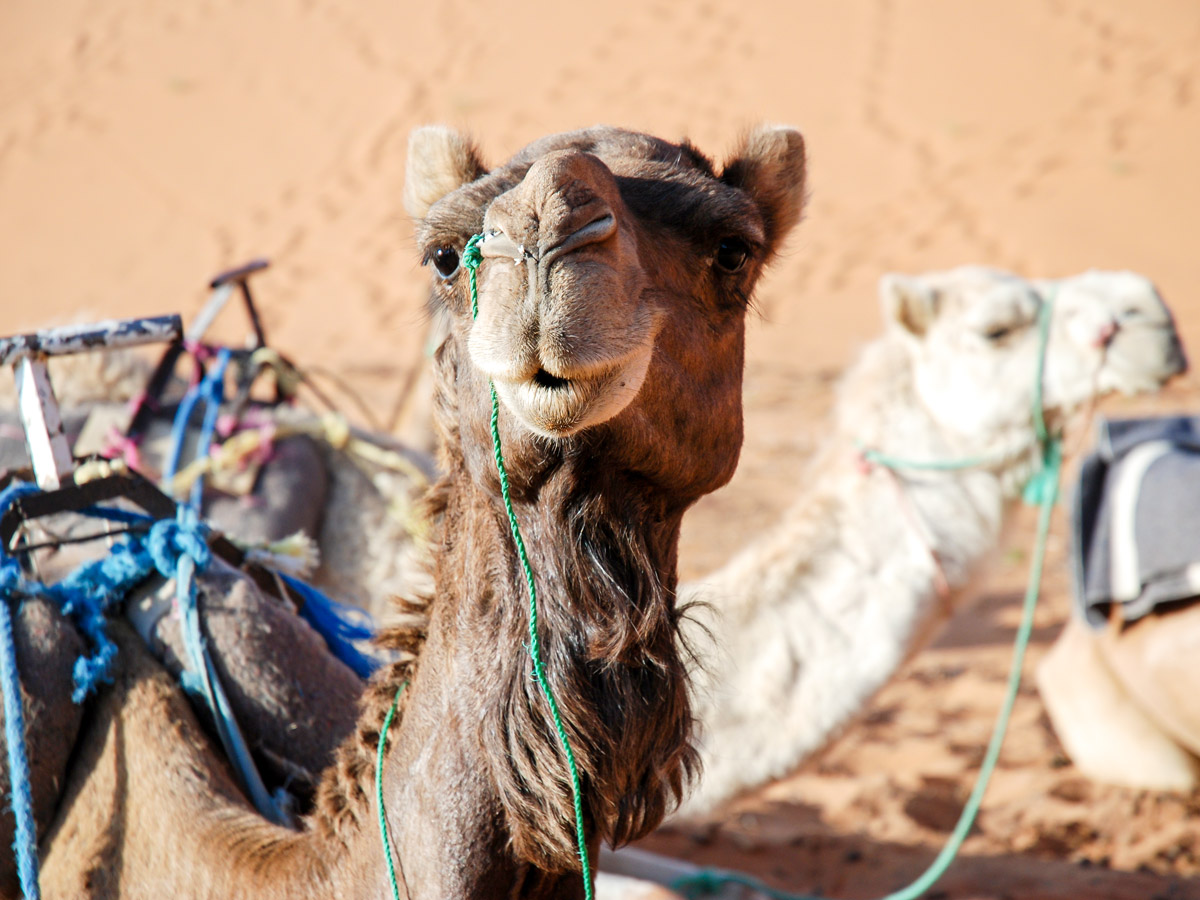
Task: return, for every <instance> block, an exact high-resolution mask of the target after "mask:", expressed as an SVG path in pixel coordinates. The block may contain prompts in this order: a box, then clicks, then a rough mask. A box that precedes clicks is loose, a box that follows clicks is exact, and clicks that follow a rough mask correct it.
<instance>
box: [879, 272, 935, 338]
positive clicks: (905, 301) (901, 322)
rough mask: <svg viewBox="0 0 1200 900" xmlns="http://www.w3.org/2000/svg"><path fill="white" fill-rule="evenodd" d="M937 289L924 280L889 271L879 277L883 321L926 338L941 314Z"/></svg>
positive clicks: (891, 326) (892, 326) (915, 335)
mask: <svg viewBox="0 0 1200 900" xmlns="http://www.w3.org/2000/svg"><path fill="white" fill-rule="evenodd" d="M938 300H939V296H938V292H937V290H936V289H935V288H933V287H931V286H930V285H928V284H926V283H925V282H924V281H923V280H922V279H920V278H915V277H913V276H912V275H901V274H900V273H898V272H889V273H887V274H886V275H883V276H882V277H881V278H880V279H879V304H880V306H881V307H882V309H883V321H884V323H885V324H886V325H887V326H888V327H890V328H900V329H902V330H903V331H905V332H907V333H908V334H910V335H912V336H914V337H924V336H925V332H927V331H928V330H929V328H930V326H932V325H933V320H934V319H936V318H937V314H938Z"/></svg>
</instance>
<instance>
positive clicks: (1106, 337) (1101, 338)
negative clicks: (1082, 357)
mask: <svg viewBox="0 0 1200 900" xmlns="http://www.w3.org/2000/svg"><path fill="white" fill-rule="evenodd" d="M1120 330H1121V326H1120V325H1119V324H1117V322H1116V321H1115V320H1109V321H1108V322H1106V323H1105V324H1104V325H1103V326H1102V327H1101V328H1100V330H1099V331H1098V332H1096V339H1095V341H1093V346H1095V347H1098V348H1101V349H1103V348H1104V347H1107V346H1108V345H1109V344H1111V343H1112V341H1113V338H1115V337H1116V336H1117V332H1118V331H1120Z"/></svg>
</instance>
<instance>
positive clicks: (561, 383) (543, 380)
mask: <svg viewBox="0 0 1200 900" xmlns="http://www.w3.org/2000/svg"><path fill="white" fill-rule="evenodd" d="M533 381H534V383H535V384H537V385H539V386H541V387H544V388H551V389H553V390H557V389H559V388H564V387H566V386H567V383H568V382H567V379H566V378H559V377H558V376H557V375H551V374H550V373H549V372H547V371H546V370H545V369H538V370H537V372H535V373H534V376H533Z"/></svg>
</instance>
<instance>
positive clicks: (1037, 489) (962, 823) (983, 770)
mask: <svg viewBox="0 0 1200 900" xmlns="http://www.w3.org/2000/svg"><path fill="white" fill-rule="evenodd" d="M1053 300H1054V298H1053V297H1050V298H1048V299H1047V300H1046V302H1045V303H1044V304H1043V305H1042V308H1041V310H1040V311H1039V316H1038V342H1039V348H1038V360H1037V376H1036V380H1035V382H1034V389H1033V403H1032V419H1033V427H1034V433H1035V434H1036V435H1037V442H1038V446H1039V447H1040V449H1041V466H1040V468H1039V469H1038V471H1037V472H1035V473H1034V475H1033V476H1032V477H1031V478H1030V480H1029V482H1028V483H1027V484H1026V485H1025V490H1024V499H1025V501H1026V502H1027V503H1031V504H1034V505H1036V506H1037V507H1038V510H1039V511H1038V524H1037V535H1036V537H1035V540H1034V547H1033V559H1032V560H1031V562H1030V566H1029V581H1028V583H1027V584H1026V587H1025V601H1024V605H1023V607H1022V611H1021V622H1020V624H1019V625H1018V626H1017V634H1016V637H1015V638H1014V641H1013V660H1012V667H1011V668H1010V669H1009V672H1008V687H1007V690H1006V691H1005V694H1004V701H1003V703H1002V704H1001V706H1000V711H999V713H997V715H996V724H995V725H994V726H993V728H992V737H991V740H989V741H988V746H987V751H986V752H985V754H984V757H983V763H982V765H981V766H980V767H979V775H978V776H977V777H976V780H975V787H974V789H973V790H972V791H971V795H970V796H969V797H968V798H967V802H966V804H965V805H964V806H963V811H962V813H961V814H960V815H959V817H958V822H957V823H956V824H955V826H954V831H953V832H951V834H950V838H949V839H948V840H947V841H946V844H945V846H943V847H942V850H941V852H940V853H938V855H937V856H936V857H935V858H934V860H933V862H932V863H930V865H929V868H927V869H926V870H925V871H924V872H922V873H921V875H920V876H918V877H917V879H916V880H915V881H913V882H912V884H910V885H908V887H906V888H903V889H901V890H899V891H896V892H894V893H891V894H888V895H887V896H886V897H884V898H882V900H916V898H918V897H920V896H921V895H922V894H923V893H925V892H926V891H927V890H929V889H930V888H931V887H933V885H934V884H935V883H937V881H938V879H939V878H941V877H942V876H943V875H944V874H946V870H947V869H948V868H950V864H951V863H953V862H954V859H955V857H956V856H958V852H959V850H961V849H962V845H963V842H964V841H966V839H967V835H968V834H970V832H971V827H972V826H973V825H974V824H975V818H976V816H977V815H978V814H979V807H980V805H981V804H982V803H983V796H984V794H985V793H987V789H988V784H989V782H990V781H991V779H992V774H993V772H994V771H995V769H996V761H997V760H998V759H999V757H1000V748H1001V747H1002V746H1003V744H1004V735H1005V732H1006V731H1007V730H1008V722H1009V719H1010V718H1011V716H1012V711H1013V706H1014V704H1015V703H1016V700H1017V691H1018V689H1019V688H1020V686H1021V669H1022V668H1023V666H1024V663H1025V651H1026V649H1027V648H1028V646H1029V638H1030V635H1031V634H1032V633H1033V612H1034V609H1035V608H1036V607H1037V600H1038V593H1039V591H1040V588H1041V583H1042V569H1043V567H1044V562H1045V555H1046V541H1047V538H1048V537H1049V534H1050V517H1051V513H1052V512H1053V511H1054V504H1055V501H1056V500H1057V499H1058V479H1059V472H1060V469H1061V467H1062V442H1061V441H1060V440H1059V439H1058V438H1057V437H1052V436H1051V435H1050V433H1049V430H1048V429H1047V428H1046V417H1045V409H1044V407H1043V392H1042V382H1043V380H1044V377H1045V372H1046V348H1047V347H1048V346H1049V342H1050V319H1051V315H1052V312H1053ZM862 453H863V457H864V458H865V459H867V460H868V461H870V462H875V463H878V464H880V465H884V466H888V467H889V468H896V469H922V470H932V471H955V470H959V469H970V468H976V467H984V466H986V465H988V461H987V460H986V459H984V458H977V459H970V458H968V459H958V460H945V461H929V462H924V461H914V460H906V459H900V458H898V457H892V456H888V455H887V454H882V453H875V452H874V451H869V450H862ZM724 884H735V885H740V886H742V887H748V888H751V889H752V890H755V891H759V892H760V893H762V894H764V895H766V896H767V897H770V898H771V900H820V898H815V897H813V896H811V895H805V894H789V893H787V892H785V891H779V890H776V889H775V888H772V887H769V886H768V885H765V884H763V883H762V882H761V881H759V880H758V879H756V878H752V877H750V876H747V875H742V874H740V873H736V872H721V871H717V870H713V869H705V870H701V871H700V872H698V873H696V874H695V875H685V876H684V877H682V878H678V879H676V880H675V881H674V882H672V884H671V888H672V890H676V891H680V892H681V893H683V894H685V895H686V896H688V897H703V896H707V895H711V894H714V893H716V891H717V890H719V889H720V887H721V886H722V885H724Z"/></svg>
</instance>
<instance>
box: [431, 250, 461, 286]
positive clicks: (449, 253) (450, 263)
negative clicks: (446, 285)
mask: <svg viewBox="0 0 1200 900" xmlns="http://www.w3.org/2000/svg"><path fill="white" fill-rule="evenodd" d="M433 267H434V268H435V269H437V273H438V277H439V278H444V279H446V280H447V281H448V280H450V279H451V278H453V277H454V276H455V275H457V274H458V251H457V250H455V249H454V248H453V247H438V248H437V249H436V250H434V251H433Z"/></svg>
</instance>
